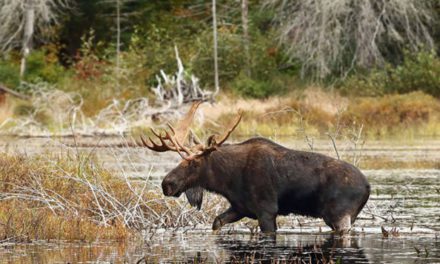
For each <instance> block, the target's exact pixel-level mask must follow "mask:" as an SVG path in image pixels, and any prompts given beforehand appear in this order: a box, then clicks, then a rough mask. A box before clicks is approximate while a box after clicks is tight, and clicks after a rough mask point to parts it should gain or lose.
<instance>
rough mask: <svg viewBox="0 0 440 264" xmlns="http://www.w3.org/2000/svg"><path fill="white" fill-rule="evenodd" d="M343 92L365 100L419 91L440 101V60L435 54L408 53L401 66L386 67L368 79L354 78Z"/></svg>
mask: <svg viewBox="0 0 440 264" xmlns="http://www.w3.org/2000/svg"><path fill="white" fill-rule="evenodd" d="M340 89H341V91H342V92H344V93H348V94H354V95H363V96H377V95H383V94H386V93H408V92H411V91H417V90H420V91H423V92H425V93H428V94H431V95H433V96H436V97H440V58H439V57H437V56H436V55H435V53H434V52H420V53H418V54H410V53H408V52H406V53H405V59H404V61H403V63H402V65H400V66H397V67H393V66H391V65H387V66H386V67H385V69H375V70H373V71H371V72H370V73H369V74H367V75H364V74H358V75H353V76H352V77H350V78H348V79H347V80H346V81H345V82H344V83H343V84H342V85H341V86H340Z"/></svg>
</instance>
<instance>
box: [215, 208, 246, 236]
mask: <svg viewBox="0 0 440 264" xmlns="http://www.w3.org/2000/svg"><path fill="white" fill-rule="evenodd" d="M242 218H243V215H241V214H240V213H238V212H237V211H236V210H234V208H232V207H229V209H228V210H226V211H225V212H223V213H222V214H220V215H218V216H217V217H216V218H215V219H214V223H213V224H212V230H214V231H215V230H219V229H220V228H222V226H224V225H226V224H229V223H233V222H236V221H238V220H240V219H242Z"/></svg>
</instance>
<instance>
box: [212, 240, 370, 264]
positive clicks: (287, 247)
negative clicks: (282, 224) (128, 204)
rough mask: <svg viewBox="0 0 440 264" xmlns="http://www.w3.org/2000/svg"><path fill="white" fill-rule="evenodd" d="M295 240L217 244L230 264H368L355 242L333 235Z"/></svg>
mask: <svg viewBox="0 0 440 264" xmlns="http://www.w3.org/2000/svg"><path fill="white" fill-rule="evenodd" d="M294 237H295V240H290V241H285V240H281V241H280V240H278V241H277V240H274V239H270V238H267V237H259V238H253V239H248V240H246V239H237V238H235V237H234V238H231V237H227V236H223V237H219V238H218V239H217V240H216V244H217V245H218V246H219V247H221V248H223V249H226V251H227V252H228V255H229V262H231V263H279V262H281V263H285V262H286V263H335V262H337V261H338V260H339V261H340V263H368V259H367V257H366V255H365V253H364V251H363V249H362V248H359V246H358V241H357V240H358V239H359V238H354V237H341V236H335V235H326V236H316V237H314V240H310V238H311V237H308V236H296V235H294Z"/></svg>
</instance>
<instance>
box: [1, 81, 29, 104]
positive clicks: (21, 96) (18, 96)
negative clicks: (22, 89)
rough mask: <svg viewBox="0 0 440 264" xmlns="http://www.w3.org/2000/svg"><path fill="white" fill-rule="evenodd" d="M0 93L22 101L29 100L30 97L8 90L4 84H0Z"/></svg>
mask: <svg viewBox="0 0 440 264" xmlns="http://www.w3.org/2000/svg"><path fill="white" fill-rule="evenodd" d="M0 93H8V94H10V95H13V96H15V97H17V98H20V99H23V100H29V99H31V97H30V96H28V95H25V94H22V93H19V92H17V91H14V90H12V89H9V88H8V87H6V86H5V85H4V84H1V83H0Z"/></svg>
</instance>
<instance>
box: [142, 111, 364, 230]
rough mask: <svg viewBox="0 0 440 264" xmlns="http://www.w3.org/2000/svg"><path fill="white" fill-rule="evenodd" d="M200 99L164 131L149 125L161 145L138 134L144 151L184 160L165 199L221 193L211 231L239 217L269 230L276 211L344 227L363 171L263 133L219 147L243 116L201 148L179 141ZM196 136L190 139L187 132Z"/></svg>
mask: <svg viewBox="0 0 440 264" xmlns="http://www.w3.org/2000/svg"><path fill="white" fill-rule="evenodd" d="M200 103H201V102H195V103H194V104H193V105H192V107H191V109H190V111H189V112H188V114H187V115H186V116H185V117H184V119H183V120H181V121H180V123H179V124H178V126H177V129H174V128H173V127H172V126H171V125H168V126H169V129H170V131H166V132H165V135H162V134H159V133H157V132H155V131H154V130H153V134H154V135H155V136H156V137H157V139H158V140H159V141H160V143H159V144H158V143H155V142H154V141H153V140H152V139H151V138H149V139H148V140H144V139H143V138H141V139H142V143H143V145H144V146H146V147H148V148H149V149H151V150H154V151H158V152H164V151H175V152H177V153H178V154H179V155H180V156H181V157H182V159H183V161H182V162H181V163H180V164H179V165H178V166H177V167H176V168H174V169H173V170H172V171H171V172H169V173H168V175H167V176H166V177H165V178H164V180H163V181H162V189H163V193H164V194H165V195H166V196H174V197H179V196H180V195H181V194H182V193H183V192H186V194H187V197H188V199H189V202H190V203H191V204H192V205H197V207H198V208H200V207H201V203H202V194H203V191H202V190H201V189H205V190H208V191H210V192H215V193H218V194H220V195H222V196H224V197H225V198H226V199H227V200H228V201H229V203H230V204H231V206H230V208H229V209H227V210H226V211H225V212H223V213H222V214H220V215H219V216H217V217H216V218H215V220H214V223H213V226H212V228H213V230H218V229H220V228H221V227H222V226H223V225H225V224H228V223H233V222H236V221H238V220H240V219H242V218H243V217H249V218H253V219H258V224H259V227H260V229H261V231H262V232H265V233H273V232H275V231H276V229H277V227H276V217H277V215H287V214H289V213H295V214H300V215H306V216H312V217H319V218H323V219H324V221H325V223H326V224H327V225H328V226H330V227H331V228H332V229H333V230H335V231H348V230H349V229H350V228H351V225H352V224H353V223H354V221H355V219H356V217H357V215H358V214H359V212H360V211H361V210H362V208H363V207H364V205H365V203H366V202H367V200H368V198H369V195H370V185H369V183H368V181H367V179H366V178H365V176H364V175H363V174H362V173H361V172H360V171H359V170H358V169H357V168H356V167H354V166H353V165H351V164H349V163H346V162H344V161H340V160H336V159H334V158H331V157H328V156H325V155H322V154H318V153H312V152H304V151H295V150H291V149H288V148H285V147H283V146H281V145H278V144H276V143H274V142H272V141H270V140H268V139H265V138H252V139H249V140H247V141H245V142H242V143H238V144H223V143H224V142H225V141H226V140H227V139H228V137H229V136H230V134H231V133H232V131H233V130H234V129H235V128H236V127H237V125H238V123H239V122H240V120H241V118H242V114H241V113H240V114H239V115H238V117H237V118H236V120H234V122H232V124H231V125H230V126H229V127H228V129H227V131H226V133H225V134H224V135H223V136H221V137H217V136H216V135H212V136H210V137H209V138H208V140H207V143H206V145H204V144H202V143H200V141H199V140H195V142H194V145H193V146H188V145H186V143H187V142H186V141H187V135H188V133H189V126H190V124H191V122H192V120H193V117H194V114H195V112H196V110H197V108H198V106H199V105H200ZM193 138H195V137H193Z"/></svg>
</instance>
